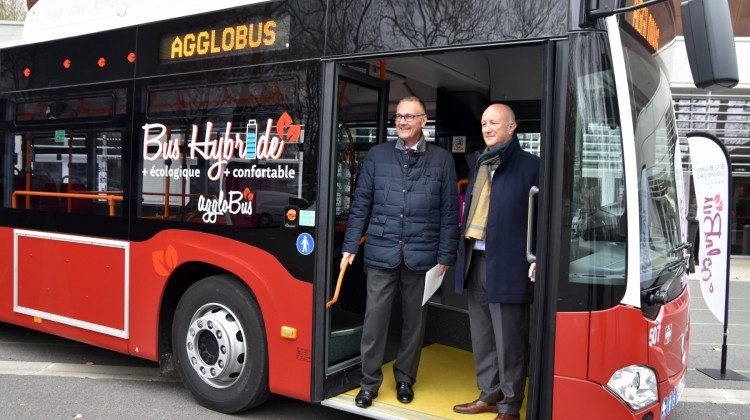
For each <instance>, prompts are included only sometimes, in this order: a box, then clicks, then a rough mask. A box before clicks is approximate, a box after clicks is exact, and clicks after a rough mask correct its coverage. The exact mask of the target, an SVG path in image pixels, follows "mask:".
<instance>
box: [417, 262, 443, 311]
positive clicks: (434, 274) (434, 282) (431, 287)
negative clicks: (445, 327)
mask: <svg viewBox="0 0 750 420" xmlns="http://www.w3.org/2000/svg"><path fill="white" fill-rule="evenodd" d="M439 272H440V264H438V265H436V266H434V267H432V268H431V269H430V270H429V271H428V272H427V274H425V276H424V296H422V306H424V304H425V303H427V301H428V300H430V297H431V296H432V295H433V294H434V293H435V291H436V290H437V289H438V287H440V285H441V284H442V283H443V276H445V273H443V274H442V275H438V273H439Z"/></svg>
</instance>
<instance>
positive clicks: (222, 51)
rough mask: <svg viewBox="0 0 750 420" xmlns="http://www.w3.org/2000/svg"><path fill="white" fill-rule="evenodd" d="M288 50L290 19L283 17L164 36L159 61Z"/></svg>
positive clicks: (160, 45) (160, 46)
mask: <svg viewBox="0 0 750 420" xmlns="http://www.w3.org/2000/svg"><path fill="white" fill-rule="evenodd" d="M287 48H289V16H282V17H279V18H274V19H259V20H256V21H252V22H247V23H242V24H234V25H221V26H220V25H217V26H214V27H210V28H202V29H200V30H197V31H190V32H180V33H176V34H174V33H173V34H170V35H167V36H164V37H162V38H161V41H160V43H159V61H161V62H179V61H189V60H197V59H204V58H212V57H224V56H229V55H239V54H252V53H255V52H262V51H274V50H282V49H287Z"/></svg>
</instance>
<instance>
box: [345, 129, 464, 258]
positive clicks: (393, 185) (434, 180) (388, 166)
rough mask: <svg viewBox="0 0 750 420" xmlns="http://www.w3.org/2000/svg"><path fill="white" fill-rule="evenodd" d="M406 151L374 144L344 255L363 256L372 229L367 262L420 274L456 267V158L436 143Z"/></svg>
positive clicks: (364, 167)
mask: <svg viewBox="0 0 750 420" xmlns="http://www.w3.org/2000/svg"><path fill="white" fill-rule="evenodd" d="M426 146H427V147H426V149H425V152H424V153H419V152H414V153H408V154H407V153H405V152H404V151H402V150H398V149H396V142H387V143H382V144H379V145H377V146H374V147H373V148H372V149H370V152H369V153H368V154H367V158H366V159H365V160H364V162H363V163H362V167H361V170H360V173H359V179H358V180H357V189H356V190H355V192H354V200H353V203H352V207H351V209H350V211H349V222H348V225H347V229H346V236H345V237H344V245H343V249H342V250H343V252H350V253H352V254H359V252H358V250H359V239H360V237H361V236H362V231H363V230H364V229H365V226H367V231H366V232H365V235H366V236H367V241H366V242H365V251H364V262H365V264H368V265H371V266H374V267H380V268H394V267H397V266H398V265H399V264H401V261H404V263H405V264H406V266H407V267H408V268H410V269H412V270H415V271H425V270H429V269H430V268H432V267H434V266H435V265H436V264H438V263H440V264H445V265H448V266H452V265H453V264H454V263H455V261H456V249H457V246H458V192H457V187H456V170H455V167H454V164H453V157H452V156H451V155H450V153H448V152H447V151H446V150H443V149H441V148H440V147H438V146H436V145H434V144H429V143H428V144H427V145H426Z"/></svg>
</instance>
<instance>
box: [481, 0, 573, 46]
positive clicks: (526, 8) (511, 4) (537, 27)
mask: <svg viewBox="0 0 750 420" xmlns="http://www.w3.org/2000/svg"><path fill="white" fill-rule="evenodd" d="M496 8H497V10H496V11H495V12H494V15H495V16H497V17H498V19H497V25H498V26H497V30H498V32H499V33H500V34H501V35H502V36H503V37H504V38H505V39H515V38H535V37H541V36H548V35H550V34H563V33H565V25H566V20H565V19H566V16H565V12H566V8H565V7H564V6H562V5H561V4H560V1H559V0H503V1H501V2H498V3H497V6H496Z"/></svg>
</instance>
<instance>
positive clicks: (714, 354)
mask: <svg viewBox="0 0 750 420" xmlns="http://www.w3.org/2000/svg"><path fill="white" fill-rule="evenodd" d="M732 266H733V269H732V273H733V275H732V277H733V279H732V283H731V286H730V287H731V296H732V297H731V299H730V312H729V320H730V330H729V331H730V335H729V353H728V355H729V357H728V363H727V366H728V368H729V369H731V370H734V371H735V372H737V373H740V374H742V375H745V376H747V377H750V259H746V260H740V261H735V260H733V263H732ZM735 266H736V267H735ZM689 284H690V288H691V291H692V296H693V299H692V303H691V310H692V340H691V344H690V362H689V366H688V367H689V370H688V373H687V388H686V390H685V392H684V394H683V397H682V401H681V402H680V404H679V405H678V406H677V408H676V409H675V411H673V412H672V414H671V415H670V419H673V420H683V419H684V420H687V419H695V418H700V419H713V418H715V419H724V418H737V419H747V418H750V381H748V382H740V381H716V380H713V379H711V378H710V377H708V376H706V375H704V374H703V373H701V372H700V371H698V370H697V369H700V368H718V367H719V366H720V356H721V352H720V349H721V340H722V326H721V324H719V322H718V321H716V320H715V319H714V318H713V315H711V313H710V312H709V311H708V309H707V307H706V305H705V303H704V302H703V299H702V297H701V292H700V289H699V287H700V284H699V280H697V278H696V279H691V280H689ZM0 413H2V414H0V416H2V417H3V418H20V419H26V418H33V419H37V418H39V419H41V418H44V419H69V418H83V419H100V418H108V419H110V418H133V417H141V418H149V419H151V418H153V419H184V418H201V419H220V418H228V417H230V416H225V415H222V414H218V413H215V412H212V411H209V410H207V409H204V408H203V407H201V406H199V405H198V404H197V403H195V401H193V399H192V398H191V396H190V394H189V393H188V391H187V390H186V389H185V388H184V387H183V386H182V384H180V383H179V382H178V381H177V380H176V378H173V377H172V378H164V377H160V376H159V375H158V369H157V367H156V365H155V364H153V363H150V362H147V361H143V360H141V359H137V358H133V357H128V356H124V355H121V354H118V353H113V352H110V351H106V350H102V349H98V348H95V347H91V346H87V345H85V344H81V343H76V342H72V341H69V340H65V339H60V338H57V337H53V336H49V335H46V334H41V333H37V332H34V331H30V330H26V329H22V328H18V327H15V326H11V325H8V324H2V323H0ZM232 417H236V418H247V419H298V418H305V419H325V420H344V419H353V418H358V417H356V416H353V415H350V414H347V413H342V412H339V411H335V410H331V409H328V408H325V407H320V406H313V405H309V404H307V403H303V402H299V401H295V400H292V399H288V398H283V397H273V398H272V399H271V400H270V401H269V402H267V403H266V404H264V405H263V406H261V407H259V408H258V409H256V410H254V411H251V412H249V413H243V414H241V415H237V416H232Z"/></svg>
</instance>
